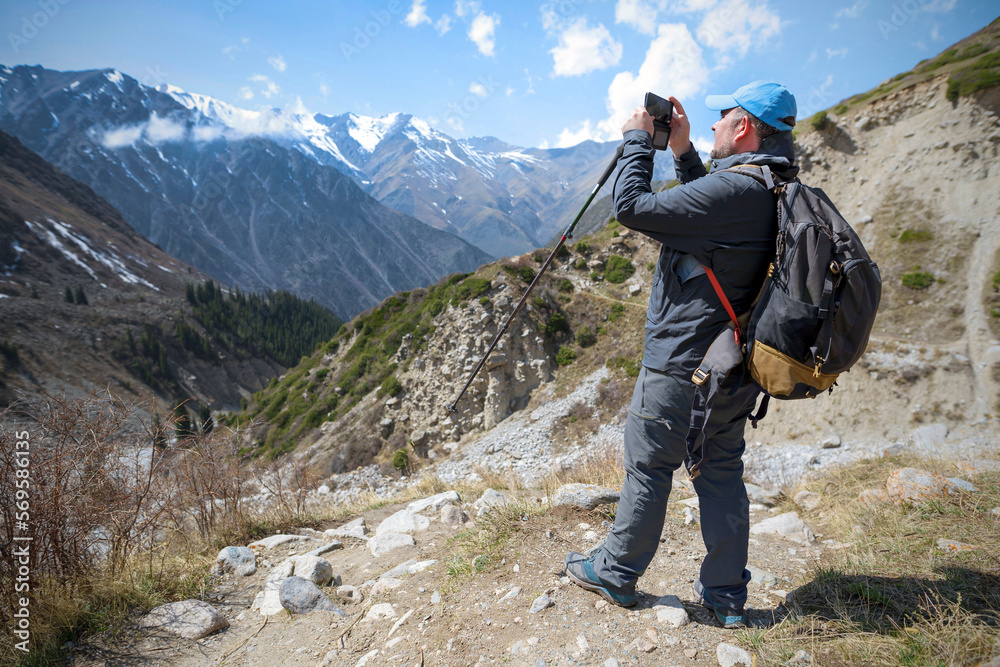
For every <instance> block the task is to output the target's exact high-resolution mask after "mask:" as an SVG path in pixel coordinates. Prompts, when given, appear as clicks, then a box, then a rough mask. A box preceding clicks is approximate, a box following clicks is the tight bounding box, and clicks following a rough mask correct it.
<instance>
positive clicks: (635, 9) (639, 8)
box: [615, 0, 662, 35]
mask: <svg viewBox="0 0 1000 667" xmlns="http://www.w3.org/2000/svg"><path fill="white" fill-rule="evenodd" d="M660 4H662V3H659V2H650V0H618V2H617V3H616V4H615V23H624V24H626V25H630V26H632V27H633V28H635V29H636V30H638V31H639V32H641V33H643V34H645V35H655V34H656V15H657V14H658V13H659V11H660V7H659V5H660Z"/></svg>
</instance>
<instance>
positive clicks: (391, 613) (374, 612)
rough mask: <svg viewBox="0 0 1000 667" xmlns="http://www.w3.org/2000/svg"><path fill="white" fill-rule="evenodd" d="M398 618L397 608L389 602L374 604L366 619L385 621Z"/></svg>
mask: <svg viewBox="0 0 1000 667" xmlns="http://www.w3.org/2000/svg"><path fill="white" fill-rule="evenodd" d="M394 618H396V610H395V609H393V608H392V605H391V604H389V603H388V602H382V603H380V604H374V605H372V608H371V609H369V610H368V614H367V615H366V616H365V620H366V621H383V620H391V619H394Z"/></svg>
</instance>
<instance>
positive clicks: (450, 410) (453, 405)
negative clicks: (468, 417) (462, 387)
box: [444, 403, 458, 414]
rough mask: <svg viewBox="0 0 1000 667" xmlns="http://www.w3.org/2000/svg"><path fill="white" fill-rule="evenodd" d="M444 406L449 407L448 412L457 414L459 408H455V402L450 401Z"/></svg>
mask: <svg viewBox="0 0 1000 667" xmlns="http://www.w3.org/2000/svg"><path fill="white" fill-rule="evenodd" d="M444 407H446V408H447V409H448V412H450V413H452V414H455V413H456V412H458V410H456V409H455V404H454V403H448V404H447V405H445V406H444Z"/></svg>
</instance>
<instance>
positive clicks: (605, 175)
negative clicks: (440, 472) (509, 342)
mask: <svg viewBox="0 0 1000 667" xmlns="http://www.w3.org/2000/svg"><path fill="white" fill-rule="evenodd" d="M624 148H625V144H619V145H618V150H617V151H616V152H615V156H614V158H612V160H611V162H610V163H608V167H607V169H605V170H604V173H603V174H602V175H601V178H600V180H599V181H598V182H597V185H595V186H594V189H593V190H591V191H590V196H589V197H587V201H585V202H584V203H583V207H582V208H581V209H580V212H579V213H577V214H576V217H575V218H573V222H571V223H570V225H569V227H567V228H566V231H564V232H563V234H562V236H561V237H560V238H559V242H558V243H556V247H555V248H553V249H552V252H550V253H549V256H548V257H547V258H546V259H545V263H544V264H542V268H540V269H538V273H536V274H535V277H534V279H533V280H532V281H531V284H530V285H528V289H527V290H525V292H524V296H522V297H521V300H520V301H518V302H517V306H515V307H514V311H513V312H512V313H511V314H510V315H509V316H508V317H507V320H506V321H505V322H504V323H503V326H502V327H500V331H498V332H497V335H496V337H495V338H494V339H493V342H492V343H491V344H490V346H489V348H488V349H487V350H486V354H484V355H483V358H482V359H480V360H479V363H478V364H476V368H475V369H474V370H473V371H472V375H470V376H469V379H468V380H467V381H466V383H465V386H464V387H462V391H460V392H459V393H458V396H457V397H456V398H455V400H454V401H452V402H451V403H449V404H447V405H446V406H445V407H446V408H447V409H448V411H449V412H452V413H455V412H458V410H457V409H456V408H455V406H456V405H457V404H458V402H459V400H461V398H462V396H464V395H465V392H466V390H468V388H469V385H471V384H472V381H473V380H474V379H475V378H476V375H477V374H478V373H479V370H480V369H481V368H482V367H483V364H485V363H486V360H487V359H488V358H489V356H490V353H491V352H493V350H494V348H496V346H497V343H499V342H500V339H501V338H502V337H503V335H504V333H506V331H507V328H508V327H509V326H510V323H511V322H512V321H513V320H514V318H515V317H517V314H518V313H519V312H520V311H521V307H522V306H524V302H525V301H527V300H528V295H530V294H531V290H533V289H535V285H537V284H538V281H539V280H540V279H541V277H542V274H543V273H545V270H546V269H548V268H549V264H551V263H552V260H553V259H554V258H555V256H556V253H557V252H559V249H560V248H561V247H563V244H565V243H566V239H568V238H570V237H571V236H572V235H573V230H574V229H575V228H576V225H577V223H578V222H580V218H582V217H583V214H584V212H585V211H586V210H587V207H588V206H590V203H591V202H592V201H594V196H596V195H597V191H598V190H600V189H601V186H603V185H604V183H605V181H607V180H608V178H609V177H610V176H611V174H612V172H614V170H615V167H616V166H618V159H619V158H620V157H621V156H622V151H623V150H624Z"/></svg>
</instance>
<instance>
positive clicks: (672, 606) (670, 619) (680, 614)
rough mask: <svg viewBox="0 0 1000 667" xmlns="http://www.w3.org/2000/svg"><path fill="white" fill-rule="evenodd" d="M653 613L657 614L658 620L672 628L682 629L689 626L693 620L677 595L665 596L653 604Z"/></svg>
mask: <svg viewBox="0 0 1000 667" xmlns="http://www.w3.org/2000/svg"><path fill="white" fill-rule="evenodd" d="M653 611H655V612H656V620H657V621H658V622H660V623H665V624H667V625H669V626H670V627H672V628H680V627H683V626H685V625H687V624H688V622H689V621H690V620H691V619H690V618H689V617H688V613H687V610H686V609H684V605H683V604H681V600H680V598H678V597H677V596H676V595H664V596H663V597H661V598H660V599H659V600H657V601H656V602H655V603H654V604H653Z"/></svg>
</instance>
